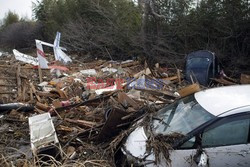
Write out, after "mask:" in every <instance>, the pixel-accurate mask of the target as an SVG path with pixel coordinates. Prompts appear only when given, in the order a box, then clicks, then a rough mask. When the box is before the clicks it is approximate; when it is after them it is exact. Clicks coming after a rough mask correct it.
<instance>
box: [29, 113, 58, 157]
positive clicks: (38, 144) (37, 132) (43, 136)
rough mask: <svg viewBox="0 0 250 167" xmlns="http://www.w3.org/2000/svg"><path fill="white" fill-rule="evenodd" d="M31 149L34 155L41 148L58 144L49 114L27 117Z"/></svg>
mask: <svg viewBox="0 0 250 167" xmlns="http://www.w3.org/2000/svg"><path fill="white" fill-rule="evenodd" d="M29 128H30V141H31V149H32V151H33V153H34V154H36V152H37V151H38V150H39V149H41V148H43V147H49V146H53V145H54V146H55V147H56V144H59V140H58V138H57V135H56V131H55V127H54V124H53V122H52V119H51V116H50V114H49V113H45V114H40V115H36V116H33V117H29Z"/></svg>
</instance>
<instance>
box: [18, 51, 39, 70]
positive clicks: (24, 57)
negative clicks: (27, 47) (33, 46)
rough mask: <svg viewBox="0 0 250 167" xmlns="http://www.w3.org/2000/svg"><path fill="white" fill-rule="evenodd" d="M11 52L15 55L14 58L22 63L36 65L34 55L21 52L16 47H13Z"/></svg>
mask: <svg viewBox="0 0 250 167" xmlns="http://www.w3.org/2000/svg"><path fill="white" fill-rule="evenodd" d="M13 54H14V55H15V58H16V60H19V61H22V62H24V63H28V64H32V65H34V66H37V65H38V59H37V58H35V57H32V56H29V55H26V54H23V53H21V52H19V51H18V50H16V49H13Z"/></svg>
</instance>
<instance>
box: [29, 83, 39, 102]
mask: <svg viewBox="0 0 250 167" xmlns="http://www.w3.org/2000/svg"><path fill="white" fill-rule="evenodd" d="M30 87H31V89H32V92H33V93H34V94H35V96H36V98H37V100H38V101H39V102H41V98H40V96H38V95H37V93H36V88H35V86H34V85H33V83H30Z"/></svg>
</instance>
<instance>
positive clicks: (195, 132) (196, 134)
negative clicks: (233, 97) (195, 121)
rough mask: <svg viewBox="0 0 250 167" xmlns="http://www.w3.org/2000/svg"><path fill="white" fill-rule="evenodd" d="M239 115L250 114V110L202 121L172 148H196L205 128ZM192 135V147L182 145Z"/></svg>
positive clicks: (249, 139)
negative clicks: (193, 139)
mask: <svg viewBox="0 0 250 167" xmlns="http://www.w3.org/2000/svg"><path fill="white" fill-rule="evenodd" d="M241 116H250V111H245V112H242V113H238V114H232V115H228V116H225V117H216V118H214V119H213V120H210V121H208V122H206V123H204V124H203V125H201V126H200V127H198V128H196V129H194V130H193V131H192V132H190V133H188V134H187V135H186V137H184V138H183V139H181V140H179V141H178V142H176V144H175V145H173V148H174V149H177V150H190V149H197V148H198V147H200V146H202V143H201V142H202V134H203V133H204V130H205V129H207V128H209V127H212V126H213V125H215V124H216V123H217V122H219V121H222V120H223V121H227V122H231V121H230V120H232V119H234V118H235V117H241ZM218 126H219V125H218ZM249 126H250V125H249ZM193 137H195V142H194V145H193V146H192V147H182V146H183V144H185V143H186V142H187V141H189V140H190V139H191V138H193ZM248 144H250V127H249V133H248ZM217 147H218V146H217ZM204 148H205V147H204ZM206 148H211V147H206Z"/></svg>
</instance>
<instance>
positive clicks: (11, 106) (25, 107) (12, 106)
mask: <svg viewBox="0 0 250 167" xmlns="http://www.w3.org/2000/svg"><path fill="white" fill-rule="evenodd" d="M10 110H18V111H33V110H34V106H32V105H29V104H23V103H8V104H0V112H4V111H10Z"/></svg>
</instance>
